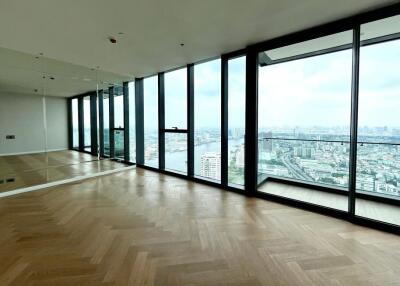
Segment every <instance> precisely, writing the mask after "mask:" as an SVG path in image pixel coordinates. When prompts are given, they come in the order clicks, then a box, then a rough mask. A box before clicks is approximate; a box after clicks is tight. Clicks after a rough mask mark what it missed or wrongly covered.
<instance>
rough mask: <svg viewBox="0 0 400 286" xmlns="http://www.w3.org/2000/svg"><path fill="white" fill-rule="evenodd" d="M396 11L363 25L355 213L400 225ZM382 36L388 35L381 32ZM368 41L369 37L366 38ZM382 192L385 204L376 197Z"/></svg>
mask: <svg viewBox="0 0 400 286" xmlns="http://www.w3.org/2000/svg"><path fill="white" fill-rule="evenodd" d="M399 32H400V16H395V17H390V18H387V19H383V20H379V21H375V22H371V23H367V24H365V25H362V26H361V39H362V40H363V39H368V40H369V41H372V44H368V42H364V43H362V44H363V45H362V46H361V49H360V87H359V110H358V143H359V144H358V148H357V180H356V188H357V194H363V195H365V196H364V197H363V198H362V199H360V198H359V197H358V196H356V197H357V199H356V215H358V216H363V217H367V218H371V219H374V220H380V221H383V222H387V223H391V224H396V225H400V208H399V207H398V206H395V205H392V204H391V202H395V201H396V200H398V199H399V198H400V176H399V174H400V146H399V145H398V144H400V116H399V112H398V107H399V106H400V97H399V95H400V73H399V72H398V69H399V66H400V53H399V51H400V39H395V38H393V39H392V40H389V41H387V39H388V38H387V37H390V35H393V34H394V33H399ZM383 36H385V37H386V39H382V38H381V37H383ZM370 43H371V42H370ZM376 197H384V198H385V199H386V201H385V203H383V202H377V201H376V200H375V199H374V198H376Z"/></svg>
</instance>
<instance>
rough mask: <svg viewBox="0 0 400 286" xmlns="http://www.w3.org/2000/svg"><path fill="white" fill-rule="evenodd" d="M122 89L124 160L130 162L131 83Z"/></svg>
mask: <svg viewBox="0 0 400 286" xmlns="http://www.w3.org/2000/svg"><path fill="white" fill-rule="evenodd" d="M122 88H123V101H124V160H125V162H129V161H130V160H129V158H130V156H129V155H130V151H129V140H130V138H129V82H124V83H123V87H122Z"/></svg>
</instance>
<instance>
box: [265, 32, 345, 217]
mask: <svg viewBox="0 0 400 286" xmlns="http://www.w3.org/2000/svg"><path fill="white" fill-rule="evenodd" d="M351 48H352V31H347V32H342V33H338V34H335V35H330V36H327V37H322V38H318V39H314V40H311V41H306V42H302V43H298V44H295V45H291V46H287V47H283V48H279V49H274V50H273V51H266V52H263V53H260V60H261V59H262V61H261V63H260V67H259V80H258V94H259V107H258V127H259V128H258V139H259V142H258V177H259V183H261V182H264V181H265V179H267V178H270V177H275V178H278V179H279V178H280V179H289V180H294V181H302V182H305V183H308V184H312V185H324V186H328V187H331V188H334V189H337V190H338V193H337V194H327V193H324V192H322V191H313V190H311V189H307V188H299V187H290V186H285V185H283V186H282V185H280V184H278V183H272V182H270V181H267V182H266V183H265V184H262V185H261V186H260V187H259V191H261V192H267V193H272V194H275V195H280V196H285V197H289V198H292V199H296V200H301V201H306V202H310V203H313V204H319V205H324V206H327V207H331V208H337V209H341V210H344V211H346V210H347V197H346V196H347V192H346V190H347V186H348V173H349V155H350V154H349V146H350V145H349V140H350V109H351V74H352V49H351ZM321 50H322V51H321ZM313 52H317V53H314V54H312V53H313ZM310 53H311V54H310Z"/></svg>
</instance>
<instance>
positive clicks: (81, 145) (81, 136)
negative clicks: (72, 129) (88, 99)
mask: <svg viewBox="0 0 400 286" xmlns="http://www.w3.org/2000/svg"><path fill="white" fill-rule="evenodd" d="M78 128H79V151H81V152H83V151H84V150H85V138H84V133H85V132H84V130H85V129H84V126H83V97H82V96H80V97H78Z"/></svg>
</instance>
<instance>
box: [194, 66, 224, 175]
mask: <svg viewBox="0 0 400 286" xmlns="http://www.w3.org/2000/svg"><path fill="white" fill-rule="evenodd" d="M194 136H195V138H194V145H195V147H194V172H195V175H197V176H202V177H207V178H210V179H214V180H220V179H221V61H220V59H217V60H213V61H209V62H206V63H202V64H197V65H195V66H194Z"/></svg>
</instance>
